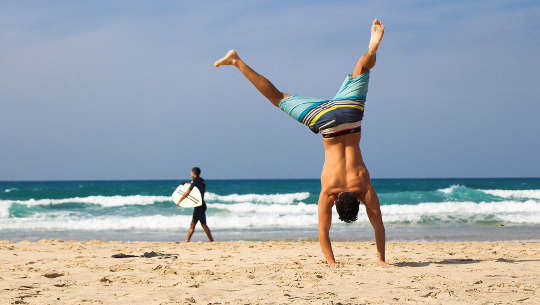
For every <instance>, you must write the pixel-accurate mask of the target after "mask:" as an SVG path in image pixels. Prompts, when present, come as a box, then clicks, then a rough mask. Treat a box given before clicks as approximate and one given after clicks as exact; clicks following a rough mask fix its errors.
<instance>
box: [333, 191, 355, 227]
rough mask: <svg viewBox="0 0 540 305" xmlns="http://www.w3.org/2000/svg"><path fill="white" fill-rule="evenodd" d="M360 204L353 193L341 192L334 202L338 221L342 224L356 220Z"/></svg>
mask: <svg viewBox="0 0 540 305" xmlns="http://www.w3.org/2000/svg"><path fill="white" fill-rule="evenodd" d="M359 208H360V203H359V202H358V199H356V196H355V195H354V193H351V192H343V193H341V194H339V196H338V198H337V200H336V210H337V212H338V215H339V219H340V220H342V221H344V222H347V223H349V222H353V221H356V219H358V209H359Z"/></svg>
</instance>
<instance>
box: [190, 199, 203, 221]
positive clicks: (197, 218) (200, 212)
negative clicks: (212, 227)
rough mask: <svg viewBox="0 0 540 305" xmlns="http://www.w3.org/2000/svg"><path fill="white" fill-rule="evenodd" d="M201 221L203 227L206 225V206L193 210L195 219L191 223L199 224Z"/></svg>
mask: <svg viewBox="0 0 540 305" xmlns="http://www.w3.org/2000/svg"><path fill="white" fill-rule="evenodd" d="M199 221H200V222H201V224H202V225H205V224H206V204H203V205H201V206H199V207H196V208H195V209H193V218H192V219H191V222H193V223H194V224H197V222H199Z"/></svg>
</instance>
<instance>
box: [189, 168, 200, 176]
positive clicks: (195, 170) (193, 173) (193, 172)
mask: <svg viewBox="0 0 540 305" xmlns="http://www.w3.org/2000/svg"><path fill="white" fill-rule="evenodd" d="M200 175H201V169H200V168H198V167H194V168H192V169H191V178H197V177H199V176H200Z"/></svg>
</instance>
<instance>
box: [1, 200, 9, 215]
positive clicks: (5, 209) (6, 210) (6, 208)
mask: <svg viewBox="0 0 540 305" xmlns="http://www.w3.org/2000/svg"><path fill="white" fill-rule="evenodd" d="M10 207H11V203H9V202H1V200H0V219H1V218H8V217H9V208H10Z"/></svg>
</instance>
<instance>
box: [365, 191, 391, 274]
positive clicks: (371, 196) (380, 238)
mask: <svg viewBox="0 0 540 305" xmlns="http://www.w3.org/2000/svg"><path fill="white" fill-rule="evenodd" d="M362 201H363V202H364V204H365V205H366V213H367V215H368V218H369V222H371V225H372V226H373V230H374V231H375V242H376V243H377V257H378V259H379V265H388V264H387V263H386V257H385V247H386V234H385V231H384V223H383V220H382V215H381V208H380V204H379V198H378V197H377V193H375V189H373V186H371V185H369V187H368V190H367V192H366V194H365V195H364V198H363V200H362Z"/></svg>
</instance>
